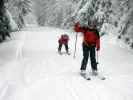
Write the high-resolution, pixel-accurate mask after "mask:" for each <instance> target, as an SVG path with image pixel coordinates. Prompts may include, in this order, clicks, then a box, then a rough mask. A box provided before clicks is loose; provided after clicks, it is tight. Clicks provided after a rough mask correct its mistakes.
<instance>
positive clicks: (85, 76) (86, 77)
mask: <svg viewBox="0 0 133 100" xmlns="http://www.w3.org/2000/svg"><path fill="white" fill-rule="evenodd" d="M80 75H81V76H82V77H83V78H84V79H86V80H91V78H90V77H88V76H87V75H86V74H82V73H80Z"/></svg>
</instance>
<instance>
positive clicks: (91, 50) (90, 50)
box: [80, 43, 97, 70]
mask: <svg viewBox="0 0 133 100" xmlns="http://www.w3.org/2000/svg"><path fill="white" fill-rule="evenodd" d="M82 46H83V60H82V63H81V68H80V69H81V70H86V66H87V63H88V58H89V56H90V61H91V68H92V70H97V63H96V57H95V56H96V51H95V46H87V45H85V44H84V43H83V44H82Z"/></svg>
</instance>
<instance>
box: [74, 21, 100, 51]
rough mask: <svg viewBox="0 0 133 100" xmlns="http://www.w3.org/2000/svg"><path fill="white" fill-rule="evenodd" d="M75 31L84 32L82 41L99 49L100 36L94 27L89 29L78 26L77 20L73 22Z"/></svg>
mask: <svg viewBox="0 0 133 100" xmlns="http://www.w3.org/2000/svg"><path fill="white" fill-rule="evenodd" d="M74 30H75V32H82V33H83V34H84V39H83V42H84V43H85V44H86V45H88V46H90V45H96V48H97V50H99V49H100V36H99V32H98V31H97V30H96V29H89V28H87V27H80V24H79V22H78V23H76V24H75V27H74Z"/></svg>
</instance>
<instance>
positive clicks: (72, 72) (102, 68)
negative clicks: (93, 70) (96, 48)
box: [0, 27, 133, 100]
mask: <svg viewBox="0 0 133 100" xmlns="http://www.w3.org/2000/svg"><path fill="white" fill-rule="evenodd" d="M61 33H67V34H69V36H70V42H69V48H70V52H71V55H59V54H58V53H57V47H58V42H57V41H58V38H59V36H60V34H61ZM112 40H113V39H112V38H109V36H107V35H106V36H104V37H102V39H101V44H102V45H101V50H100V52H99V65H98V68H99V72H100V73H101V74H103V75H104V76H106V80H99V79H96V78H93V79H92V80H91V81H87V80H84V79H83V78H82V77H80V75H79V69H80V63H81V59H82V48H81V43H82V42H81V41H82V36H81V35H80V34H79V35H78V43H77V52H76V58H75V59H74V58H73V52H74V45H75V34H73V32H71V31H68V30H60V29H56V28H49V27H45V28H43V27H40V28H35V27H34V28H26V29H24V30H23V31H21V32H16V33H15V35H14V39H13V40H11V41H6V42H5V43H2V44H0V100H132V98H133V92H132V91H133V85H132V84H133V67H132V66H133V62H132V59H133V52H130V51H128V50H126V49H124V48H121V47H120V46H118V45H116V43H117V41H116V42H113V41H114V40H113V41H112ZM112 42H113V43H112ZM63 51H64V48H63ZM89 70H90V64H88V71H89Z"/></svg>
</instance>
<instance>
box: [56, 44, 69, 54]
mask: <svg viewBox="0 0 133 100" xmlns="http://www.w3.org/2000/svg"><path fill="white" fill-rule="evenodd" d="M62 45H64V46H65V49H66V52H67V53H68V44H59V47H58V51H59V52H61V48H62Z"/></svg>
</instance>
